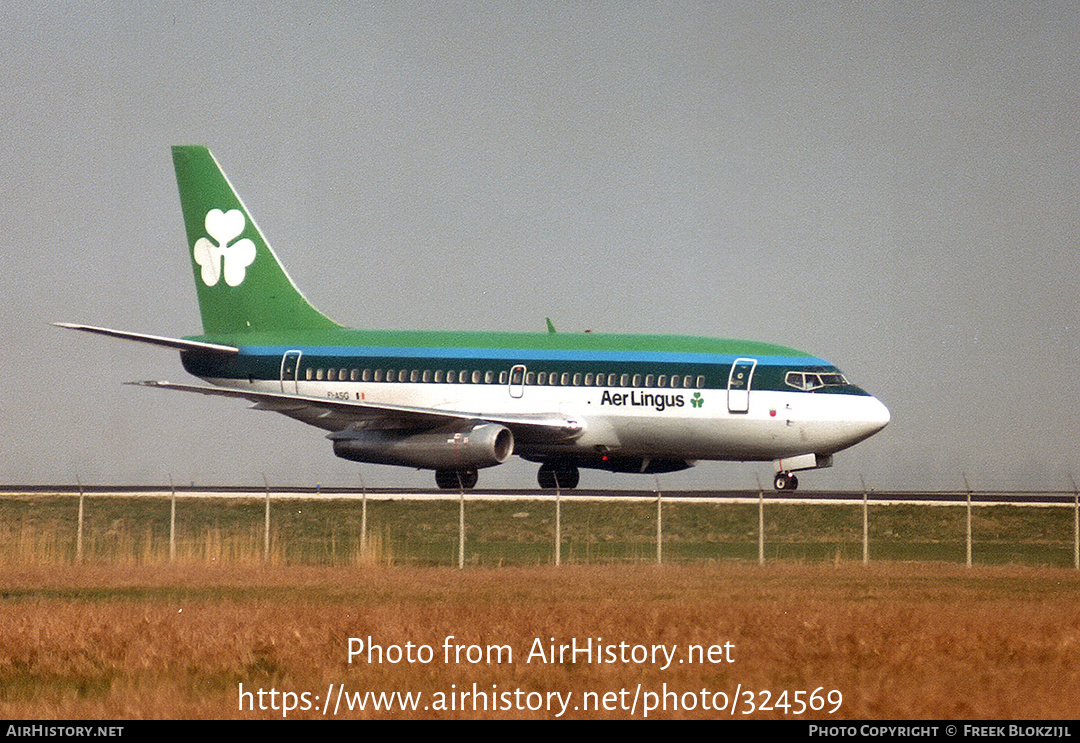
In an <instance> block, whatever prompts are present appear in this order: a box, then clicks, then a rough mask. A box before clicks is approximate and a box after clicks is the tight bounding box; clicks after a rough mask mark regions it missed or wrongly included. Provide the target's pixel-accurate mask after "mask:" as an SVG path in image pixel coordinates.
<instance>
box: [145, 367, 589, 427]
mask: <svg viewBox="0 0 1080 743" xmlns="http://www.w3.org/2000/svg"><path fill="white" fill-rule="evenodd" d="M127 384H131V385H136V386H139V387H156V388H158V389H167V390H180V391H181V392H194V393H196V394H199V395H213V396H217V397H239V398H242V399H245V400H248V401H249V402H252V403H254V405H252V407H253V408H254V409H256V410H271V411H274V412H276V413H281V414H282V415H287V416H289V417H290V418H295V419H296V420H299V421H302V422H304V423H307V424H310V425H313V426H317V427H319V428H323V429H325V430H328V431H335V432H337V431H344V430H346V429H349V428H352V429H359V430H364V429H409V428H415V429H419V430H424V429H431V428H439V427H442V426H446V425H455V424H456V425H462V424H466V423H499V424H502V425H504V426H506V427H507V428H509V429H510V430H511V431H512V432H513V433H514V436H515V438H516V439H518V440H520V441H529V442H534V441H545V442H558V441H569V440H571V439H575V438H577V437H578V436H580V435H581V433H582V432H583V431H584V426H583V424H582V422H581V421H579V420H577V419H576V418H571V417H568V416H565V415H560V414H557V413H552V414H521V415H517V414H506V413H503V414H496V415H489V414H486V413H471V412H466V411H458V410H440V409H438V408H418V407H410V406H406V405H383V404H379V403H370V402H364V401H361V400H338V399H334V398H319V397H307V396H304V395H293V394H289V393H287V392H259V391H256V390H239V389H232V388H229V387H206V386H203V385H194V384H176V383H174V382H154V381H146V382H128V383H127Z"/></svg>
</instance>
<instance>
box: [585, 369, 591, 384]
mask: <svg viewBox="0 0 1080 743" xmlns="http://www.w3.org/2000/svg"><path fill="white" fill-rule="evenodd" d="M592 380H593V374H592V372H589V373H588V374H586V375H585V386H586V387H592Z"/></svg>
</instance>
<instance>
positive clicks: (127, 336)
mask: <svg viewBox="0 0 1080 743" xmlns="http://www.w3.org/2000/svg"><path fill="white" fill-rule="evenodd" d="M172 157H173V165H174V167H175V170H176V179H177V184H178V186H179V191H180V202H181V207H182V211H183V216H184V222H185V226H186V229H187V237H188V251H189V258H190V259H191V266H192V269H193V272H194V278H195V287H196V293H197V295H198V300H199V308H200V311H201V314H202V324H203V333H202V334H201V335H193V336H185V337H183V338H170V337H165V336H158V335H148V334H144V333H135V332H130V331H123V330H114V329H111V328H103V327H97V326H91V325H82V324H75V323H56V325H58V326H60V327H65V328H72V329H75V330H81V331H86V332H90V333H97V334H102V335H106V336H111V337H115V338H121V339H124V340H129V341H137V342H141V343H148V344H152V345H158V346H163V347H166V348H172V349H174V350H178V351H179V352H180V359H181V362H182V364H183V367H184V369H185V370H186V371H187V372H189V373H190V374H192V375H193V376H195V377H198V378H201V379H202V380H204V381H205V382H208V383H209V385H210V386H207V385H193V384H179V383H171V382H164V381H146V382H132V383H130V384H137V385H143V386H146V387H152V388H157V389H168V390H179V391H184V392H189V393H197V394H201V395H216V396H222V397H234V398H242V399H245V400H247V401H249V402H251V403H253V406H252V407H253V408H255V409H259V410H270V411H275V412H278V413H281V414H283V415H286V416H289V417H290V418H294V419H296V420H298V421H301V422H303V423H306V424H308V425H311V426H315V427H317V428H320V429H323V430H325V431H328V432H329V433H328V434H327V438H328V439H330V441H331V442H332V446H333V451H334V454H336V455H337V456H338V457H342V458H344V459H347V460H351V461H356V462H367V463H377V464H387V465H397V466H403V467H412V468H417V469H426V470H434V472H435V482H436V484H437V486H438V487H439V488H444V489H447V488H458V489H462V490H464V489H468V488H473V487H475V485H476V482H477V471H478V470H480V469H483V468H485V467H493V466H496V465H499V464H502V463H503V462H505V461H506V460H507V459H508V458H509V457H510V456H512V455H516V456H519V457H521V458H523V459H525V460H527V461H530V462H534V463H538V464H539V465H540V468H539V471H538V474H537V482H538V484H539V485H540V487H541V488H542V489H555V488H567V489H571V488H574V487H576V486H577V485H578V483H579V478H580V470H581V469H582V468H588V469H596V470H605V471H608V472H626V473H642V474H656V473H665V472H674V471H678V470H683V469H686V468H688V467H691V466H693V465H694V464H695V463H696V462H697V461H699V460H725V461H772V462H774V464H775V470H776V475H775V478H774V481H773V485H774V487H775V488H776V489H777V490H794V489H796V488H797V487H798V478H797V477H796V476H795V474H794V473H795V472H801V471H804V470H813V469H818V468H823V467H830V466H832V462H833V455H834V454H835V453H836V452H838V451H841V450H843V449H847V448H848V447H850V446H852V445H854V444H856V443H858V442H860V441H862V440H864V439H866V438H868V437H869V436H872V435H873V434H875V433H877V432H878V431H880V430H881V429H882V428H884V427H885V426H886V425H887V424H888V423H889V419H890V414H889V410H888V408H886V407H885V405H884V404H882V403H881V402H880V401H879V400H878V399H877V398H875V397H873V396H872V395H870V394H869V393H867V392H866V391H864V390H863V389H861V388H860V387H857V386H855V385H854V384H851V383H850V382H849V381H848V380H847V378H846V377H845V376H844V375H843V374H842V373H841V372H840V370H839V369H837V367H835V366H833V365H832V364H830V363H829V362H827V361H824V360H823V359H820V358H817V357H815V356H813V355H811V354H808V353H804V352H802V351H797V350H794V349H791V348H786V347H784V346H778V345H773V344H768V343H762V342H756V341H740V340H722V339H715V338H704V337H696V336H679V335H617V334H604V333H591V332H582V333H566V332H557V331H556V330H555V327H554V325H553V324H552V322H551V321H550V320H548V321H547V331H546V332H534V333H523V332H454V331H407V330H355V329H347V328H344V327H342V326H341V325H339V324H338V323H336V322H334V321H333V320H331V319H329V318H328V317H326V316H325V315H324V314H322V313H321V312H319V311H318V310H317V309H315V308H314V307H313V306H312V305H311V304H310V303H309V302H308V300H307V299H306V298H305V297H304V295H303V294H302V293H301V292H300V291H299V290H298V289H297V288H296V286H295V284H294V283H293V281H292V279H291V278H290V277H289V275H288V274H287V273H286V271H285V269H284V268H283V266H282V264H281V262H280V261H279V260H278V257H277V255H276V254H275V253H274V251H273V250H272V249H271V248H270V244H269V243H268V242H267V241H266V239H265V238H264V236H263V233H262V231H261V230H260V229H259V228H258V226H257V225H256V224H255V221H254V220H253V219H252V216H251V213H250V212H249V211H248V209H247V207H245V206H244V204H243V202H242V201H241V200H240V197H239V196H238V195H237V193H236V191H235V189H234V188H233V186H232V184H231V183H230V182H229V180H228V178H227V177H226V175H225V173H224V172H223V171H222V169H221V167H220V165H219V164H218V162H217V160H216V159H215V157H214V156H213V154H212V153H211V152H210V150H209V149H208V148H206V147H203V146H176V147H173V148H172Z"/></svg>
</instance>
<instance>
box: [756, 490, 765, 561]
mask: <svg viewBox="0 0 1080 743" xmlns="http://www.w3.org/2000/svg"><path fill="white" fill-rule="evenodd" d="M754 479H755V480H757V534H758V537H757V561H758V565H764V564H765V491H764V490H762V489H761V478H760V477H758V476H757V474H756V473H755V474H754Z"/></svg>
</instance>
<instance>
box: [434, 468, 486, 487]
mask: <svg viewBox="0 0 1080 743" xmlns="http://www.w3.org/2000/svg"><path fill="white" fill-rule="evenodd" d="M476 479H477V474H476V470H472V469H469V470H435V484H436V485H438V486H439V488H441V489H442V490H472V489H473V488H475V487H476Z"/></svg>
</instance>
